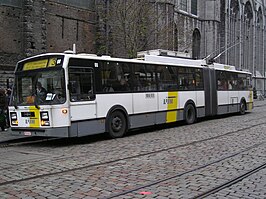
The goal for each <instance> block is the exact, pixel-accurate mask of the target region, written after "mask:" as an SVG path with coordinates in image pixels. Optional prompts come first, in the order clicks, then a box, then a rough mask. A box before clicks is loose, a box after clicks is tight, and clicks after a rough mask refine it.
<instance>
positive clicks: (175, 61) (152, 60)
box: [18, 53, 251, 74]
mask: <svg viewBox="0 0 266 199" xmlns="http://www.w3.org/2000/svg"><path fill="white" fill-rule="evenodd" d="M42 56H64V57H66V58H78V59H92V60H102V61H117V62H119V61H120V62H127V63H143V62H145V63H147V64H156V65H158V64H161V63H164V64H166V65H171V66H176V65H178V66H184V67H197V68H202V67H211V68H214V69H217V70H224V71H232V72H241V73H247V74H251V73H250V72H247V71H239V70H236V68H235V67H234V66H230V65H225V64H219V63H213V64H207V63H206V60H205V59H198V60H193V59H186V58H176V57H167V56H158V55H144V57H143V59H126V58H114V57H111V56H106V55H103V56H97V55H95V54H85V53H81V54H70V53H45V54H40V55H36V56H33V57H28V58H26V59H23V60H21V61H19V62H18V63H20V62H24V61H28V60H31V59H35V58H39V57H42Z"/></svg>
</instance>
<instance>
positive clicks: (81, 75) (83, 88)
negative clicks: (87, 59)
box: [69, 66, 95, 102]
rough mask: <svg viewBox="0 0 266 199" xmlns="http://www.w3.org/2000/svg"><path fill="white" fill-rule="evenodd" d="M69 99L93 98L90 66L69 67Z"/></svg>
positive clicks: (85, 99)
mask: <svg viewBox="0 0 266 199" xmlns="http://www.w3.org/2000/svg"><path fill="white" fill-rule="evenodd" d="M69 85H70V100H71V101H72V102H76V101H88V100H94V99H95V95H94V89H93V70H92V68H83V67H71V66H70V67H69Z"/></svg>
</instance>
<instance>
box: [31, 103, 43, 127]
mask: <svg viewBox="0 0 266 199" xmlns="http://www.w3.org/2000/svg"><path fill="white" fill-rule="evenodd" d="M29 111H30V112H34V117H30V125H29V127H31V128H38V127H40V110H39V109H37V108H36V107H35V106H30V110H29Z"/></svg>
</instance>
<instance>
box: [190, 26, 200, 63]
mask: <svg viewBox="0 0 266 199" xmlns="http://www.w3.org/2000/svg"><path fill="white" fill-rule="evenodd" d="M200 37H201V36H200V31H199V30H198V29H195V30H194V31H193V35H192V38H193V41H192V58H193V59H199V58H200Z"/></svg>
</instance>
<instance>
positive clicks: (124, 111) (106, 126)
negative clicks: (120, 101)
mask: <svg viewBox="0 0 266 199" xmlns="http://www.w3.org/2000/svg"><path fill="white" fill-rule="evenodd" d="M114 111H120V112H122V113H123V114H124V116H125V118H126V128H127V129H129V126H130V124H129V115H128V112H127V110H126V109H125V108H124V107H123V106H121V105H115V106H112V107H111V108H110V109H109V111H108V113H107V115H106V119H105V132H108V120H109V118H110V115H111V114H112V113H113V112H114Z"/></svg>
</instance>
